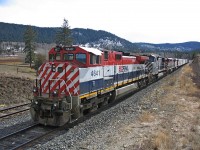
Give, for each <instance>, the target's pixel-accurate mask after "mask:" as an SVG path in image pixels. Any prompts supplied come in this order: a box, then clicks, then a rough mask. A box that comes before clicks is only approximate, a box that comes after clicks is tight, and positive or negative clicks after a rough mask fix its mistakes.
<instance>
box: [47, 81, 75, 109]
mask: <svg viewBox="0 0 200 150" xmlns="http://www.w3.org/2000/svg"><path fill="white" fill-rule="evenodd" d="M51 80H55V81H58V80H61V81H64V84H65V87H66V89H67V92H68V93H69V96H70V103H71V105H70V107H71V108H70V110H71V109H72V95H71V93H70V91H69V88H68V87H67V84H66V82H65V80H64V79H50V81H51ZM49 92H50V91H49Z"/></svg>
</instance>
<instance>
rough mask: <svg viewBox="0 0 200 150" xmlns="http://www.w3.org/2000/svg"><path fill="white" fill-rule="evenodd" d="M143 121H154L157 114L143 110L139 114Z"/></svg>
mask: <svg viewBox="0 0 200 150" xmlns="http://www.w3.org/2000/svg"><path fill="white" fill-rule="evenodd" d="M139 120H140V121H141V122H153V121H154V120H155V115H154V114H153V113H151V112H147V111H143V112H142V114H141V115H140V116H139Z"/></svg>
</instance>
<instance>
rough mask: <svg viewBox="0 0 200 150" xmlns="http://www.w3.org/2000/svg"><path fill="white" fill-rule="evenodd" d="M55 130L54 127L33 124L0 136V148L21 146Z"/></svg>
mask: <svg viewBox="0 0 200 150" xmlns="http://www.w3.org/2000/svg"><path fill="white" fill-rule="evenodd" d="M54 130H55V128H54V127H45V126H41V125H39V124H33V125H31V126H28V127H26V128H24V129H21V130H19V131H16V132H14V133H11V134H8V135H5V136H3V137H1V138H0V150H7V149H9V150H12V149H18V148H21V147H23V146H25V145H27V144H29V143H31V142H33V141H35V140H37V139H39V138H41V137H43V136H46V135H48V134H49V133H51V132H53V131H54Z"/></svg>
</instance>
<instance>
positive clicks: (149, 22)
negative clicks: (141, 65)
mask: <svg viewBox="0 0 200 150" xmlns="http://www.w3.org/2000/svg"><path fill="white" fill-rule="evenodd" d="M64 18H66V19H67V20H68V21H69V25H70V27H71V28H72V29H73V28H90V29H94V30H105V31H108V32H111V33H113V34H115V35H117V36H119V37H121V38H124V39H126V40H129V41H131V42H150V43H177V42H186V41H200V0H0V22H6V23H16V24H24V25H33V26H39V27H61V25H62V23H63V19H64ZM0 30H1V29H0Z"/></svg>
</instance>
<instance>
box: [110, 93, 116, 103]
mask: <svg viewBox="0 0 200 150" xmlns="http://www.w3.org/2000/svg"><path fill="white" fill-rule="evenodd" d="M115 99H116V90H114V91H113V92H111V96H110V98H109V99H108V103H111V102H113V101H114V100H115Z"/></svg>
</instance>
